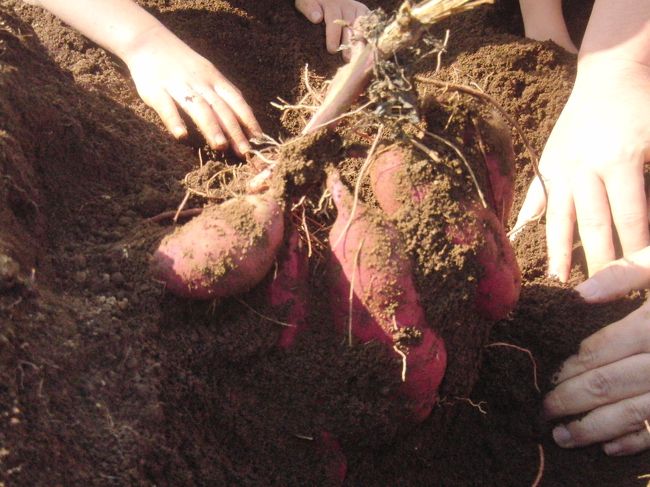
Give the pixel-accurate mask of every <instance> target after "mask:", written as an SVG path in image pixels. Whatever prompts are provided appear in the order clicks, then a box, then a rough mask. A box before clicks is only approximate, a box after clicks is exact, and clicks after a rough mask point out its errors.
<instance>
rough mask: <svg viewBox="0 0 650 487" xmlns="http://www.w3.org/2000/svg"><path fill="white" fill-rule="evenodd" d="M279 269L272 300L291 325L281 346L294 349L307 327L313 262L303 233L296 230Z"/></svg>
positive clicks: (271, 290) (280, 316)
mask: <svg viewBox="0 0 650 487" xmlns="http://www.w3.org/2000/svg"><path fill="white" fill-rule="evenodd" d="M277 266H278V267H277V271H276V272H275V275H274V276H273V280H272V281H271V283H270V284H269V287H268V301H269V304H270V305H271V307H272V308H274V309H276V310H277V319H279V320H281V321H283V322H285V323H287V324H288V325H291V326H287V327H284V328H283V329H282V333H281V334H280V339H279V340H278V346H279V347H281V348H284V349H287V348H290V347H291V346H292V345H293V342H294V340H295V339H296V337H297V336H298V334H300V333H301V332H302V331H303V330H305V328H306V327H307V309H308V308H307V296H306V294H307V286H308V275H309V262H308V259H307V252H306V249H305V247H304V245H303V243H302V241H301V240H300V234H299V233H298V231H297V230H296V229H293V230H292V232H291V234H290V235H289V238H288V240H287V245H286V246H285V248H284V249H283V251H281V252H280V255H279V258H278V264H277Z"/></svg>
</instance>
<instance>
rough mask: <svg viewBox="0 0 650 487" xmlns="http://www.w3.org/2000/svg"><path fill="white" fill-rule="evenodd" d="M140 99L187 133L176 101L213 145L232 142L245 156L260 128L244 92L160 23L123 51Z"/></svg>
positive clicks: (175, 130) (181, 133)
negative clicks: (251, 139)
mask: <svg viewBox="0 0 650 487" xmlns="http://www.w3.org/2000/svg"><path fill="white" fill-rule="evenodd" d="M122 58H123V60H124V61H125V62H126V64H127V65H128V67H129V70H130V71H131V76H132V77H133V81H134V82H135V85H136V88H137V90H138V93H139V94H140V97H141V98H142V100H143V101H144V102H145V103H146V104H147V105H149V106H150V107H151V108H153V109H154V110H155V111H156V112H157V113H158V115H159V116H160V118H161V119H162V121H163V123H164V124H165V126H166V127H167V129H168V130H169V131H170V132H171V133H172V134H173V135H174V136H175V137H176V138H182V137H185V136H186V135H187V127H186V126H185V123H184V122H183V119H182V118H181V116H180V114H179V111H178V107H177V105H178V106H180V107H181V108H182V109H183V111H185V112H186V113H187V114H188V115H189V116H190V117H191V118H192V120H193V121H194V123H195V124H196V126H197V127H198V128H199V130H200V131H201V132H202V133H203V135H204V137H205V139H206V141H207V142H208V144H209V145H210V147H212V148H213V149H218V150H225V149H226V148H227V147H228V146H229V145H230V146H231V147H232V148H233V150H234V151H235V152H236V153H237V154H238V155H239V156H243V155H244V154H245V153H246V152H247V151H248V150H249V149H250V144H249V142H248V139H249V138H250V137H255V136H259V135H260V134H261V133H262V130H261V128H260V126H259V124H258V122H257V120H256V119H255V116H254V115H253V111H252V110H251V108H250V107H249V106H248V104H247V103H246V101H245V100H244V98H243V97H242V95H241V92H240V91H239V90H238V89H237V88H236V87H235V86H234V85H233V84H232V83H230V81H228V80H227V79H226V77H225V76H224V75H223V74H221V72H219V70H218V69H217V68H215V67H214V65H212V64H211V63H210V62H209V61H208V60H207V59H205V58H203V57H202V56H200V55H199V54H197V53H196V52H194V51H193V50H192V49H191V48H190V47H189V46H187V45H186V44H185V43H183V42H182V41H181V40H180V39H178V38H177V37H176V36H174V35H173V34H172V33H171V32H170V31H168V30H166V29H165V28H164V27H162V26H161V28H160V29H153V30H149V31H146V32H145V33H143V35H142V36H140V37H138V39H137V40H136V42H133V43H132V45H131V46H129V49H128V51H126V52H124V53H123V54H122Z"/></svg>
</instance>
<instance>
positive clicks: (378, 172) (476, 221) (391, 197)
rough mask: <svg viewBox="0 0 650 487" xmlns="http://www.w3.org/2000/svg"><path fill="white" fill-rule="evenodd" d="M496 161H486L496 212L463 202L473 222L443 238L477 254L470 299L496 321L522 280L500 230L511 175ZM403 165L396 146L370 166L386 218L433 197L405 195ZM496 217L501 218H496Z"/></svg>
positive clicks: (422, 192) (418, 192) (421, 190)
mask: <svg viewBox="0 0 650 487" xmlns="http://www.w3.org/2000/svg"><path fill="white" fill-rule="evenodd" d="M495 158H496V155H495V154H494V153H493V154H490V155H488V156H487V157H486V167H487V169H488V175H489V176H490V183H491V186H492V187H491V191H490V192H489V194H488V196H489V197H490V200H491V201H492V202H496V204H495V206H494V207H491V208H483V207H482V206H481V205H480V204H479V203H477V202H475V201H472V200H470V201H466V202H463V205H462V206H464V207H465V209H466V213H467V214H469V215H471V216H472V218H471V219H470V221H469V223H467V224H465V225H464V226H463V227H462V228H461V227H458V225H457V224H455V223H450V224H449V226H448V229H447V234H448V238H449V239H450V241H451V242H452V243H454V244H457V245H467V246H472V247H476V248H478V251H477V255H476V259H477V262H478V263H479V265H480V267H481V270H482V272H481V275H480V276H479V280H478V286H477V292H476V298H475V303H476V309H477V311H478V312H479V313H480V314H481V315H482V316H484V317H486V318H488V319H491V320H500V319H503V318H505V317H506V316H507V315H508V313H510V312H511V311H512V310H513V309H514V307H515V306H516V304H517V301H518V299H519V292H520V288H521V274H520V270H519V265H518V264H517V260H516V258H515V254H514V250H513V249H512V246H511V245H510V242H509V241H508V238H507V236H506V231H505V229H504V227H503V224H502V221H504V220H507V218H508V212H509V211H510V206H511V205H512V194H511V191H512V181H511V177H512V173H511V172H508V171H509V170H508V168H509V165H508V164H509V163H506V164H505V165H504V163H501V162H500V161H498V160H496V159H495ZM487 159H489V160H487ZM404 161H405V156H404V154H403V152H402V149H400V148H399V147H397V146H395V147H391V148H389V149H387V150H386V151H384V152H382V153H381V154H379V155H378V156H377V158H376V159H375V161H374V162H373V165H372V166H371V184H372V188H373V192H374V194H375V197H376V198H377V201H378V203H379V206H380V207H381V208H382V209H383V210H384V211H385V212H386V213H387V214H389V215H393V214H395V213H396V212H397V211H398V210H399V209H400V208H402V207H404V205H405V204H406V202H407V199H410V204H411V205H414V206H415V207H417V206H418V205H419V204H420V203H421V202H422V201H423V200H424V199H425V198H426V196H427V194H428V193H429V192H431V191H433V188H431V187H427V186H424V185H419V186H416V185H412V186H410V191H409V190H408V189H407V188H405V187H404V185H405V183H408V180H407V179H406V178H408V175H407V171H406V166H405V163H404ZM509 178H510V179H509ZM495 189H496V190H497V192H496V193H494V190H495ZM497 211H498V212H500V213H499V214H498V216H497V213H495V212H497Z"/></svg>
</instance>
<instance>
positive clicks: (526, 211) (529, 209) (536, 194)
mask: <svg viewBox="0 0 650 487" xmlns="http://www.w3.org/2000/svg"><path fill="white" fill-rule="evenodd" d="M545 208H546V196H545V195H544V188H543V187H542V182H541V181H540V179H539V177H537V176H535V177H534V178H533V180H532V181H531V183H530V186H529V187H528V192H527V193H526V198H525V199H524V203H523V204H522V206H521V210H519V214H518V215H517V221H516V222H515V226H514V227H513V229H512V235H511V237H510V239H511V240H514V239H515V238H516V236H517V235H518V234H519V232H520V231H521V230H522V229H523V227H524V226H525V225H526V224H527V223H529V222H531V221H533V220H535V219H539V218H541V217H542V216H543V214H544V209H545Z"/></svg>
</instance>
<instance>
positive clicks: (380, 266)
mask: <svg viewBox="0 0 650 487" xmlns="http://www.w3.org/2000/svg"><path fill="white" fill-rule="evenodd" d="M328 187H329V190H330V192H331V194H332V199H333V201H334V204H335V205H336V208H337V211H338V215H337V218H336V221H335V222H334V225H333V226H332V229H331V230H330V235H329V239H330V244H331V245H332V247H333V248H332V253H333V259H334V265H333V268H334V271H333V274H334V279H333V281H334V282H333V283H332V286H331V288H330V289H331V293H332V296H331V304H332V308H333V319H334V323H335V326H336V327H337V329H338V330H339V331H340V332H341V333H348V331H349V328H351V331H352V334H353V335H354V337H355V338H356V339H357V340H359V341H361V342H364V343H365V342H368V341H371V340H374V341H378V342H380V343H384V344H385V345H386V346H387V347H388V348H389V349H390V350H391V351H392V353H395V354H397V355H399V354H398V352H397V351H396V348H397V349H399V350H400V352H402V353H403V354H404V355H405V357H406V377H405V381H404V382H403V383H402V386H401V389H400V392H401V394H402V395H403V396H405V397H406V398H407V399H408V400H409V403H410V404H409V406H410V410H411V412H412V418H411V419H412V420H413V421H422V420H424V419H425V418H426V417H427V416H428V415H429V413H430V412H431V408H432V406H433V404H434V402H435V400H436V397H437V391H438V387H439V385H440V382H441V381H442V378H443V376H444V372H445V367H446V360H447V356H446V351H445V347H444V343H443V341H442V339H441V338H440V337H438V335H436V333H435V332H434V331H433V330H432V329H431V328H430V327H429V325H428V324H427V323H426V318H425V315H424V311H423V308H422V306H421V305H420V301H419V296H418V293H417V290H416V289H415V284H414V281H413V277H412V267H411V262H410V259H409V258H408V256H407V255H406V253H405V250H404V249H403V245H402V242H401V240H400V236H399V233H398V231H397V229H396V228H395V227H394V226H393V225H392V224H391V223H390V222H388V220H387V218H386V216H385V215H384V214H383V213H381V212H378V214H373V212H372V210H370V209H369V208H367V207H366V206H365V205H364V204H363V203H361V202H358V204H357V207H356V210H355V214H354V215H355V216H354V219H353V220H352V223H351V224H350V225H349V226H347V223H348V220H349V218H350V211H351V207H352V196H351V195H350V193H349V191H348V190H347V188H346V187H345V186H344V185H343V184H342V182H341V181H340V179H339V177H338V175H337V174H335V173H334V174H331V175H330V176H329V178H328ZM341 235H343V236H342V237H341ZM351 287H352V289H353V291H354V293H353V298H352V305H350V288H351ZM350 311H351V312H352V313H351V319H350ZM409 332H410V333H411V334H412V335H413V336H417V338H415V339H413V340H412V342H409V341H408V340H407V341H405V342H404V343H402V342H400V336H404V335H405V334H408V333H409ZM400 357H401V355H400Z"/></svg>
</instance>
